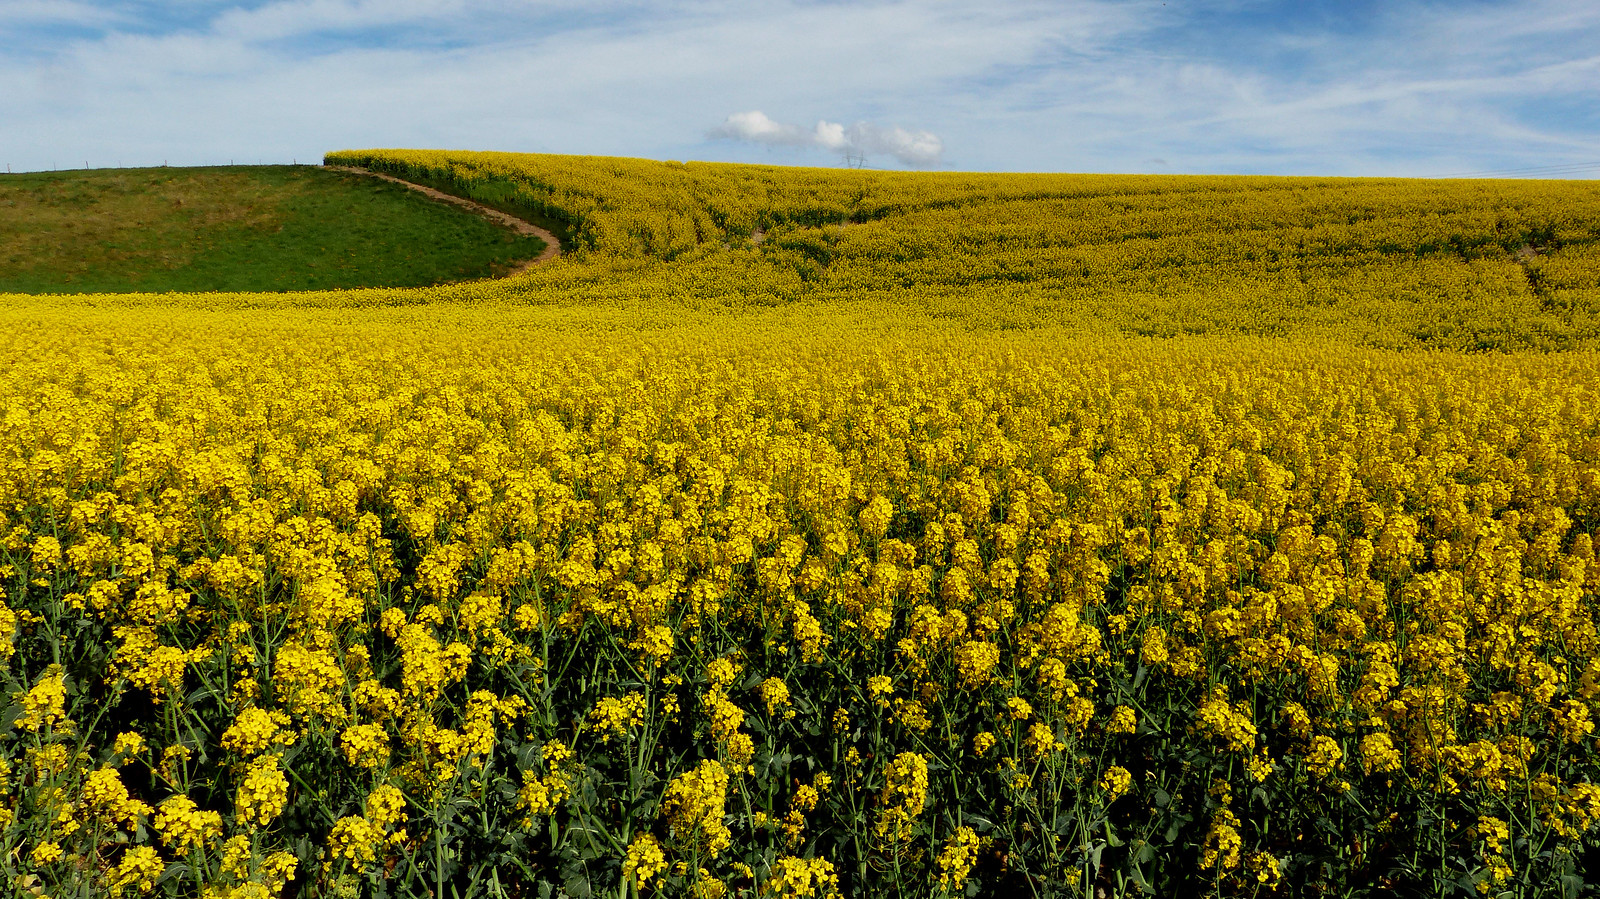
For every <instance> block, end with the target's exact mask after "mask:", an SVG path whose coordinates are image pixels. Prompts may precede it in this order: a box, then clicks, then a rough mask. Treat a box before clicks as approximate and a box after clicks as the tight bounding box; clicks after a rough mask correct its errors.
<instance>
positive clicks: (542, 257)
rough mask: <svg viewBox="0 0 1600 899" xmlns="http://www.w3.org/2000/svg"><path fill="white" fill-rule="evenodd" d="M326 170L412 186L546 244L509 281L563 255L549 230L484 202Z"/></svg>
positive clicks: (338, 168)
mask: <svg viewBox="0 0 1600 899" xmlns="http://www.w3.org/2000/svg"><path fill="white" fill-rule="evenodd" d="M323 168H325V169H327V170H328V171H330V172H349V173H351V174H353V175H368V176H371V177H373V178H382V179H383V180H385V181H393V182H394V183H396V184H403V185H405V186H406V187H409V188H411V189H412V190H415V191H419V192H420V193H422V194H424V195H426V196H429V197H432V198H433V199H435V200H443V201H444V202H446V203H453V204H455V205H457V206H460V207H461V208H463V209H468V210H471V211H473V212H476V213H477V214H479V215H481V216H483V217H484V218H487V219H489V220H491V221H494V222H499V223H500V224H502V225H506V226H509V227H510V228H512V229H514V230H515V231H516V232H517V233H518V234H522V235H531V236H533V237H537V238H539V239H540V240H542V241H544V252H542V253H540V254H539V255H538V256H535V257H534V258H532V259H529V260H527V261H526V262H521V263H518V264H517V266H516V267H515V268H513V269H512V270H511V271H509V272H507V273H506V274H505V275H504V276H503V277H506V278H509V277H511V276H512V275H520V274H522V273H523V272H525V271H527V270H528V269H530V268H533V267H534V266H536V265H539V264H541V263H545V262H549V261H550V260H552V259H554V258H556V257H557V256H560V255H561V241H559V240H556V236H555V235H554V234H551V233H550V232H549V231H546V230H545V229H543V228H541V227H539V226H538V225H535V224H534V223H532V222H529V221H524V220H522V219H519V218H517V217H516V216H514V215H508V214H506V213H504V212H501V211H500V210H498V209H490V208H489V207H487V206H485V205H483V204H482V203H474V202H473V201H471V200H468V199H465V198H462V197H458V196H455V195H454V194H447V193H445V192H444V191H442V190H434V189H433V188H431V187H425V186H423V185H421V184H412V183H411V182H410V181H406V180H404V179H401V178H396V177H395V176H393V175H385V174H384V173H382V172H374V171H370V170H368V169H358V168H354V167H351V166H343V165H325V166H323Z"/></svg>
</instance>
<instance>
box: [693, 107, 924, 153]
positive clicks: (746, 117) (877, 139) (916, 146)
mask: <svg viewBox="0 0 1600 899" xmlns="http://www.w3.org/2000/svg"><path fill="white" fill-rule="evenodd" d="M709 136H710V137H712V138H731V139H733V140H743V141H749V142H751V143H756V144H768V145H770V146H775V147H821V148H822V149H824V150H830V151H833V152H835V153H839V154H841V155H843V156H845V157H847V158H858V157H859V158H861V159H862V160H865V158H866V157H867V156H869V155H879V154H885V155H888V156H893V157H894V158H895V159H897V160H899V161H900V162H902V163H904V164H906V165H911V166H934V165H938V164H939V162H940V156H941V155H942V154H943V153H944V142H943V141H941V140H940V139H939V137H938V135H935V134H933V133H931V132H928V131H907V130H906V129H904V128H901V127H899V126H898V125H896V126H893V127H889V128H884V127H882V126H879V125H874V124H872V123H871V122H857V123H855V124H854V125H851V126H850V127H848V128H846V127H845V126H844V125H841V124H839V123H837V122H830V121H828V120H826V119H822V120H820V121H818V122H817V125H816V127H815V128H811V129H809V130H808V129H805V128H801V127H799V126H798V125H784V124H780V123H778V122H774V121H773V120H772V119H770V118H768V117H767V115H766V114H765V113H763V112H762V111H761V110H759V109H757V110H752V111H750V112H736V113H734V114H733V115H731V116H728V118H727V120H726V121H724V122H723V123H722V124H721V125H719V126H718V127H716V128H713V129H711V131H710V132H709Z"/></svg>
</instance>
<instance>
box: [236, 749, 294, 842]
mask: <svg viewBox="0 0 1600 899" xmlns="http://www.w3.org/2000/svg"><path fill="white" fill-rule="evenodd" d="M288 801H289V780H288V778H286V777H284V775H283V769H282V767H281V766H280V765H279V762H278V757H277V756H275V755H263V756H258V757H257V758H256V759H255V760H254V761H252V762H250V763H249V765H248V766H247V767H246V768H245V771H244V779H243V781H242V783H240V785H239V792H238V795H237V796H236V797H235V799H234V820H235V822H236V823H238V824H241V825H242V824H254V825H256V826H260V827H265V826H267V825H269V824H271V823H272V821H273V819H274V818H276V817H278V815H279V814H281V813H282V812H283V807H284V805H285V804H287V803H288Z"/></svg>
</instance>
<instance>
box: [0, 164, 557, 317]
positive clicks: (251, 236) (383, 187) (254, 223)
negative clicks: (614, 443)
mask: <svg viewBox="0 0 1600 899" xmlns="http://www.w3.org/2000/svg"><path fill="white" fill-rule="evenodd" d="M543 247H544V244H543V242H542V241H540V240H538V239H537V238H529V237H519V236H517V235H515V234H513V233H511V232H510V231H508V230H506V229H504V228H500V227H498V226H496V225H493V224H491V223H489V222H488V221H485V220H484V219H482V218H479V217H478V216H474V215H472V214H470V213H468V212H465V211H463V210H460V209H456V208H453V207H450V206H447V205H444V204H441V203H437V202H435V201H432V200H429V199H427V198H425V197H422V196H420V195H418V194H417V193H415V192H414V191H410V190H407V189H406V188H404V187H401V186H399V185H395V184H390V183H385V182H382V181H379V180H377V179H374V178H366V177H361V176H357V175H350V174H343V173H337V172H328V171H324V170H322V169H318V168H314V167H310V166H237V167H233V166H230V167H219V168H155V169H102V170H95V171H74V172H38V173H29V174H21V175H3V176H0V292H17V293H99V292H104V293H118V292H130V291H146V292H164V291H229V290H254V291H284V290H323V289H338V288H350V287H417V286H425V285H432V284H439V283H443V282H448V281H461V280H468V279H473V278H485V277H490V276H492V275H496V274H500V273H503V272H504V271H506V270H507V269H508V268H509V267H510V266H511V265H512V264H513V263H514V262H516V261H518V260H522V259H527V258H531V257H533V256H536V255H538V253H539V251H540V250H541V249H543Z"/></svg>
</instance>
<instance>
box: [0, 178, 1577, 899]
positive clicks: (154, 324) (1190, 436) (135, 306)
mask: <svg viewBox="0 0 1600 899" xmlns="http://www.w3.org/2000/svg"><path fill="white" fill-rule="evenodd" d="M329 162H330V163H338V164H355V165H362V166H366V167H369V168H374V169H382V170H385V171H389V172H392V173H396V174H402V175H405V176H409V177H411V178H413V179H414V180H418V181H427V182H430V183H436V184H448V185H450V186H453V187H454V188H456V189H457V190H459V191H460V192H462V193H464V194H472V195H474V196H478V197H481V198H483V199H485V200H489V201H493V202H495V203H498V204H501V205H505V206H507V207H514V208H522V209H527V210H530V211H533V212H535V213H537V214H539V215H541V216H544V217H546V218H550V219H556V220H558V221H561V222H563V223H564V224H565V225H566V227H567V228H568V233H569V236H570V237H571V243H572V246H570V247H569V248H568V249H569V251H570V252H568V253H567V254H565V255H564V256H563V257H562V258H561V259H560V260H558V261H556V262H554V263H551V264H549V265H546V266H543V267H541V268H538V269H535V270H534V271H532V272H530V273H528V274H527V275H524V276H519V277H518V278H515V279H509V280H504V281H494V282H474V283H468V284H459V285H453V286H448V287H439V288H428V289H416V290H362V291H344V292H336V293H307V294H283V295H278V294H208V295H164V296H138V295H130V296H87V297H23V296H15V295H12V296H6V297H0V324H3V327H0V359H3V360H4V362H3V365H0V414H3V415H4V422H5V439H4V440H0V498H3V500H4V503H3V509H4V514H5V516H6V521H5V524H4V529H3V531H0V577H3V579H4V583H5V585H6V593H5V604H4V606H3V607H0V637H3V639H0V654H3V655H4V662H3V666H4V667H3V669H0V670H3V672H4V677H5V679H6V682H7V685H6V693H7V695H8V697H9V703H8V707H7V709H6V710H5V712H4V715H3V717H0V732H3V734H0V771H3V773H4V783H3V786H4V796H3V799H0V824H3V829H0V844H3V848H4V852H3V853H0V866H3V867H4V871H3V875H4V876H5V877H6V878H7V880H8V884H9V886H10V888H11V889H12V890H13V891H14V892H16V893H17V894H19V895H31V896H51V897H58V899H59V897H67V896H85V897H87V896H107V895H109V896H117V897H127V896H139V895H170V896H204V897H215V899H224V897H226V899H235V897H237V899H246V897H248V899H267V897H279V896H283V897H288V896H317V897H331V896H339V897H346V896H386V897H387V896H397V897H398V896H407V897H412V896H414V897H424V896H432V897H435V899H446V897H466V896H469V895H470V896H495V897H534V896H538V897H548V896H560V895H563V894H564V895H567V896H571V897H575V899H586V897H590V896H597V897H598V896H615V897H637V896H695V897H705V899H711V897H729V899H732V897H751V899H755V897H832V896H839V897H846V896H848V897H877V896H898V895H911V896H950V897H954V896H978V895H995V896H1013V895H1037V896H1095V897H1099V896H1108V897H1109V896H1117V897H1130V896H1174V895H1218V896H1267V895H1285V896H1313V895H1368V894H1379V893H1386V892H1390V891H1396V890H1398V891H1403V892H1405V893H1408V894H1413V895H1417V894H1420V895H1437V896H1454V895H1459V896H1476V895H1490V896H1518V897H1532V896H1573V897H1576V896H1586V895H1593V894H1594V893H1595V891H1596V889H1597V887H1600V876H1597V875H1596V874H1594V872H1595V871H1596V870H1600V829H1597V828H1600V742H1597V737H1600V735H1597V734H1596V733H1595V726H1594V720H1593V719H1594V716H1595V714H1596V712H1597V711H1600V709H1597V705H1600V634H1597V631H1596V615H1597V608H1596V600H1597V591H1600V562H1597V560H1596V548H1595V545H1594V535H1595V532H1596V528H1597V525H1600V354H1597V352H1596V350H1595V344H1594V338H1595V336H1596V331H1595V328H1596V324H1595V319H1594V313H1595V310H1596V309H1600V185H1591V184H1586V183H1582V182H1534V183H1528V182H1406V181H1389V182H1384V181H1341V180H1327V181H1314V180H1310V179H1242V178H1232V179H1229V178H1134V177H1126V176H1065V175H1050V176H1046V175H1039V176H1032V175H1028V176H1022V175H945V174H899V173H874V172H840V171H832V172H825V171H820V170H791V169H778V168H763V167H752V166H732V165H723V166H718V165H704V164H691V165H687V166H683V165H677V164H674V163H654V162H644V161H636V160H610V159H594V158H574V157H548V156H516V155H510V154H469V153H424V152H412V151H374V152H367V153H342V154H331V155H330V157H329Z"/></svg>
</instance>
